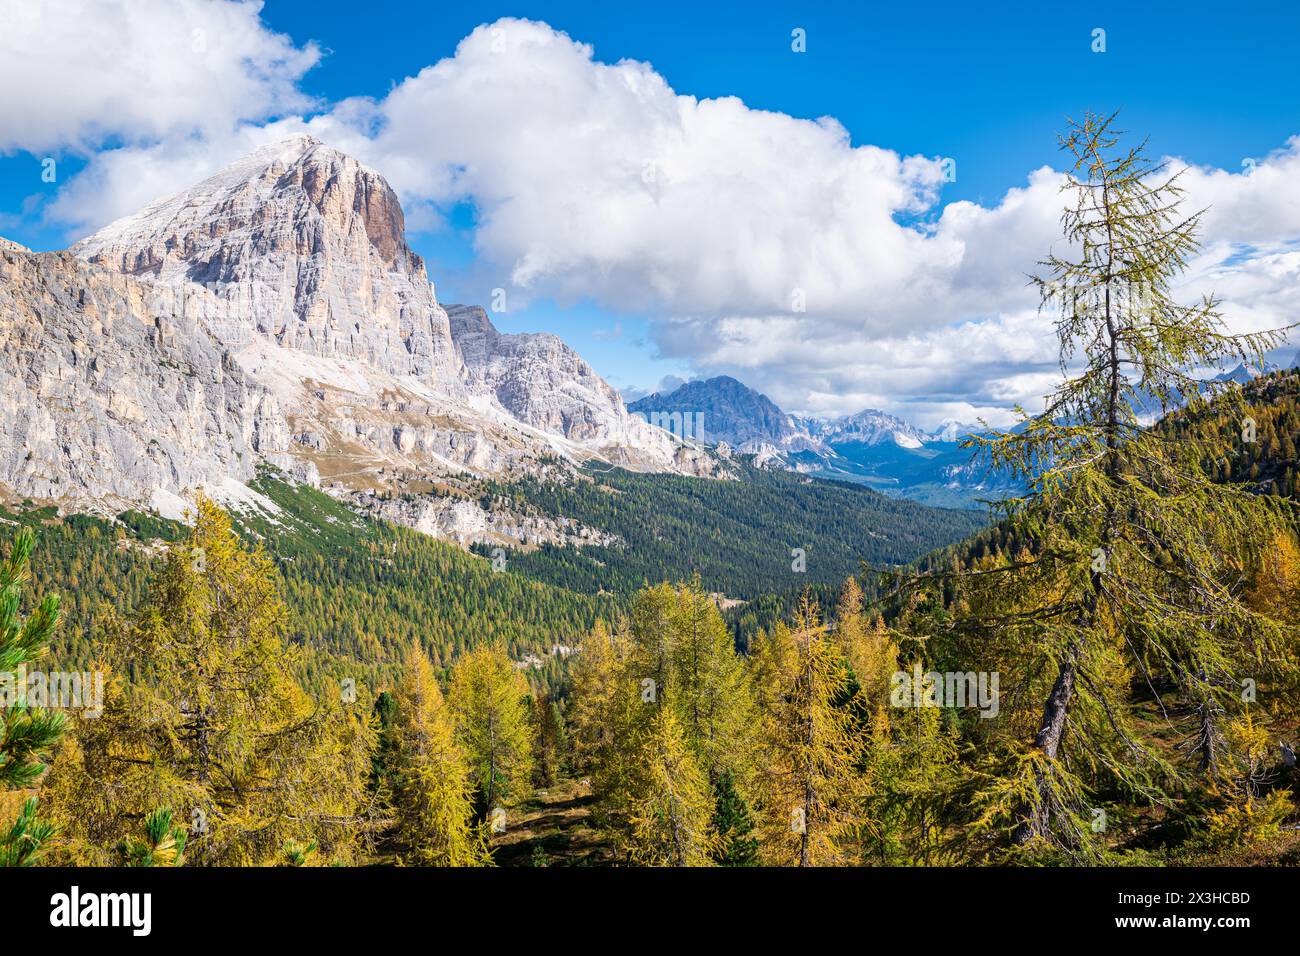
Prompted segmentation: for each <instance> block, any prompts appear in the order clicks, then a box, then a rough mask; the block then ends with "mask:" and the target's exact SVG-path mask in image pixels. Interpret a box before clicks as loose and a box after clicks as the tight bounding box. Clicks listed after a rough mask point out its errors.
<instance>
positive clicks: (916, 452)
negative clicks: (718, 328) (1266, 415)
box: [627, 353, 1300, 507]
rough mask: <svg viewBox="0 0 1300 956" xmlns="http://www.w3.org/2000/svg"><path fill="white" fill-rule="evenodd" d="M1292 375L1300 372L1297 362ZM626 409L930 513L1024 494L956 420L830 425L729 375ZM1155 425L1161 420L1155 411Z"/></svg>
mask: <svg viewBox="0 0 1300 956" xmlns="http://www.w3.org/2000/svg"><path fill="white" fill-rule="evenodd" d="M1289 367H1290V368H1300V353H1297V354H1296V356H1295V358H1294V359H1293V360H1292V362H1291V365H1290V366H1289ZM1280 370H1281V366H1278V365H1276V364H1274V363H1271V362H1265V363H1264V364H1263V366H1262V367H1261V366H1259V365H1248V364H1246V363H1244V362H1243V363H1240V364H1238V365H1237V366H1236V367H1235V368H1232V369H1229V370H1228V371H1226V372H1222V373H1220V374H1218V375H1215V376H1214V377H1213V378H1212V379H1210V381H1214V382H1236V383H1239V384H1246V383H1248V382H1251V381H1253V380H1254V379H1256V378H1259V377H1260V376H1261V375H1266V374H1269V373H1271V372H1276V371H1280ZM627 408H628V411H629V412H631V413H634V414H638V415H641V416H642V417H644V418H645V419H646V420H647V422H648V423H649V424H651V425H658V426H659V427H661V428H664V429H667V430H668V431H670V432H672V433H673V434H674V435H677V436H678V437H679V438H685V439H687V440H694V441H697V442H700V443H703V444H706V445H713V446H716V447H719V448H721V449H722V450H723V451H724V452H727V453H738V454H742V455H753V456H754V462H755V464H757V465H759V466H762V467H769V468H785V469H788V470H791V471H798V472H802V473H804V474H810V475H815V476H817V477H821V478H832V479H838V480H841V481H851V482H856V483H859V484H864V485H868V486H870V487H872V488H875V489H877V490H879V491H883V492H885V493H887V494H893V495H898V496H901V497H905V498H912V499H914V500H917V501H922V502H925V503H927V504H933V505H941V506H945V507H969V506H973V505H975V504H977V503H978V502H980V501H985V500H992V499H998V498H1001V497H1004V496H1006V495H1007V494H1008V493H1011V492H1015V491H1018V490H1019V486H1018V485H1016V484H1015V483H1014V482H1011V481H1009V480H1007V479H1006V478H1005V477H1003V476H999V475H996V474H990V473H989V471H988V470H987V469H986V468H983V467H981V466H979V465H977V464H975V463H973V462H972V460H971V452H970V450H969V449H963V448H961V447H959V445H960V442H961V440H962V439H963V438H965V437H967V436H969V435H972V434H975V433H977V432H978V431H979V430H980V427H979V426H978V425H974V424H970V423H966V422H960V421H957V420H955V419H952V420H947V421H944V422H942V423H940V425H939V427H938V428H936V429H934V430H933V431H924V430H923V429H920V428H918V427H916V426H915V425H913V424H911V423H910V422H907V421H904V420H903V419H901V418H899V417H898V416H896V415H891V414H889V413H888V412H883V411H880V410H879V409H874V408H867V409H863V410H862V411H860V412H856V413H854V414H852V415H845V416H842V417H840V418H832V419H820V418H806V417H800V416H797V415H790V414H787V413H786V412H784V411H782V410H781V408H780V407H779V406H777V404H776V403H775V402H773V401H772V400H771V399H770V398H768V397H767V396H766V395H764V394H762V393H761V392H758V391H756V390H755V389H752V388H750V387H749V386H747V385H745V384H744V383H743V382H740V381H737V380H736V379H734V378H732V377H731V376H729V375H720V376H717V377H716V378H710V379H702V380H697V381H692V382H687V383H686V384H684V385H681V386H679V387H678V388H676V389H674V390H673V391H671V392H666V393H659V392H656V393H654V394H652V395H647V396H645V397H644V398H641V399H638V400H636V401H634V402H631V403H629V404H628V406H627ZM1149 417H1151V418H1152V419H1153V420H1154V418H1157V417H1159V410H1158V409H1153V410H1152V414H1151V415H1150V416H1149Z"/></svg>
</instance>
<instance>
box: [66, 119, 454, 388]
mask: <svg viewBox="0 0 1300 956" xmlns="http://www.w3.org/2000/svg"><path fill="white" fill-rule="evenodd" d="M71 251H72V252H73V253H74V254H76V255H77V256H79V257H80V258H82V259H85V260H86V261H87V262H91V263H94V264H96V265H101V266H104V267H105V268H108V269H111V270H113V271H116V272H122V273H125V274H127V275H132V276H136V277H138V278H141V279H144V280H147V281H149V282H151V283H152V284H154V285H155V286H158V287H160V288H162V287H170V288H175V289H181V290H184V293H185V295H186V297H187V299H188V300H192V301H187V302H186V306H187V309H189V310H190V311H192V312H193V313H194V315H195V317H196V318H197V319H199V320H200V321H201V322H202V323H203V324H204V326H205V327H206V328H207V329H208V330H209V331H211V332H212V333H213V334H214V335H215V336H216V337H217V338H218V340H219V341H220V342H221V343H222V344H223V345H224V346H225V347H226V348H228V349H231V350H232V351H237V350H238V349H241V348H243V347H244V346H246V345H248V344H249V343H251V342H254V341H261V342H268V343H274V344H276V345H279V346H282V347H284V348H288V349H293V350H296V351H299V352H303V353H306V354H308V355H312V356H316V357H320V358H346V359H355V360H358V361H360V362H363V363H364V364H366V365H368V366H372V367H374V368H377V369H382V370H383V371H385V372H388V373H390V374H393V375H411V376H415V377H417V378H419V379H421V380H423V381H424V382H426V383H428V384H437V385H438V386H439V387H440V389H443V390H449V391H454V390H456V388H457V386H458V385H459V384H460V375H459V357H458V356H457V354H456V348H455V345H454V344H453V342H452V339H451V330H450V328H449V325H448V321H447V314H446V312H444V311H443V309H442V308H441V306H439V305H438V303H437V301H436V300H435V297H434V290H433V286H432V285H431V284H430V282H429V277H428V275H427V274H426V272H425V268H424V262H423V260H421V258H420V257H419V256H418V255H416V254H415V253H414V252H412V251H411V248H410V247H409V246H408V245H407V244H406V238H405V227H404V220H403V216H402V208H401V205H400V203H399V202H398V200H397V196H396V195H395V194H394V193H393V191H392V189H390V188H389V186H388V184H387V183H386V182H385V181H384V179H383V178H382V177H381V176H380V175H379V174H378V173H376V172H374V171H373V170H371V169H369V168H367V167H365V166H363V165H361V164H360V163H358V162H357V161H356V160H355V159H353V158H352V157H350V156H346V155H344V154H343V153H340V152H339V151H338V150H335V149H331V148H330V147H328V146H325V145H324V144H322V143H320V142H318V141H316V140H315V139H312V138H311V137H309V136H298V137H294V138H292V139H289V140H286V141H284V142H282V143H278V144H275V145H272V146H266V147H263V148H262V149H259V150H257V151H256V152H253V153H251V154H249V155H248V156H246V157H244V158H243V159H241V160H239V161H238V162H236V163H234V164H232V165H231V166H229V167H227V168H226V169H223V170H221V172H219V173H217V174H216V175H215V176H212V177H211V178H209V179H206V180H204V181H203V182H201V183H199V184H198V185H197V186H194V187H192V188H191V189H188V190H185V191H184V192H181V193H177V194H176V195H174V196H168V197H166V198H164V199H159V200H156V201H155V202H153V203H150V204H149V205H148V206H146V207H145V208H144V209H142V210H141V211H140V212H138V213H136V214H135V215H133V216H128V217H127V218H125V219H121V220H118V221H117V222H115V223H112V224H110V225H108V226H106V227H105V228H104V229H101V230H100V231H99V232H97V233H95V234H94V235H92V236H90V237H88V238H86V239H83V240H81V241H80V242H78V243H76V244H75V245H74V246H73V247H72V250H71Z"/></svg>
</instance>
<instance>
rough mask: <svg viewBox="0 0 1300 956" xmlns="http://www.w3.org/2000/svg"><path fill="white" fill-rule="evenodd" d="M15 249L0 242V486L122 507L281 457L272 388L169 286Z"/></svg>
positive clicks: (217, 483)
mask: <svg viewBox="0 0 1300 956" xmlns="http://www.w3.org/2000/svg"><path fill="white" fill-rule="evenodd" d="M13 245H14V244H12V243H10V244H8V246H10V247H11V248H0V483H3V484H4V485H5V486H7V487H8V488H9V489H10V490H11V491H13V492H15V493H17V494H18V495H21V496H25V497H31V498H38V499H67V498H72V499H76V500H94V501H98V502H101V503H104V504H106V505H113V504H116V505H127V504H132V503H135V504H139V503H150V502H152V500H153V499H154V496H155V495H156V493H157V492H158V490H159V489H164V490H165V489H183V488H197V487H200V486H205V487H210V488H219V487H221V486H222V485H223V484H224V483H225V481H226V480H227V479H233V480H235V481H245V480H247V479H249V478H251V477H252V475H253V471H254V465H255V462H256V461H257V460H258V458H259V457H262V458H268V459H270V460H272V461H275V462H277V463H284V464H288V462H287V458H286V456H285V455H284V452H285V450H286V449H287V447H288V440H289V439H288V433H287V430H286V428H285V424H284V420H283V418H282V416H281V414H280V409H279V406H278V403H277V402H276V399H275V397H274V396H273V395H271V394H269V393H268V392H266V390H265V389H263V388H261V387H260V386H258V385H257V384H256V383H254V382H251V381H249V379H248V377H247V376H246V375H245V374H244V373H243V371H242V370H241V369H240V368H239V367H238V366H237V365H236V364H235V363H234V362H233V361H232V360H231V359H230V358H229V356H228V355H227V354H226V353H225V352H224V350H223V349H222V348H221V346H220V344H219V343H218V342H216V341H215V340H214V339H213V338H212V337H211V336H210V335H209V334H208V333H207V332H206V331H205V330H204V329H203V328H201V327H200V326H199V325H198V324H197V323H196V322H194V321H193V319H186V318H185V317H184V316H183V315H180V314H179V313H178V311H177V309H176V308H175V306H176V296H175V295H174V293H171V292H170V291H163V292H161V293H160V292H159V290H156V289H153V288H151V287H149V286H146V285H145V284H143V283H141V282H139V281H137V280H135V279H132V278H130V277H128V276H123V275H118V274H115V273H111V272H107V271H105V270H102V269H95V268H92V267H90V266H87V265H86V264H85V263H83V262H81V261H80V260H78V259H76V258H75V257H73V256H72V255H69V254H68V253H45V254H35V253H28V252H22V251H16V250H15V249H14V248H12V246H13ZM18 248H21V247H18Z"/></svg>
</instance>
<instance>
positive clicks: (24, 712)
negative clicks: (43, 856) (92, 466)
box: [0, 528, 64, 866]
mask: <svg viewBox="0 0 1300 956" xmlns="http://www.w3.org/2000/svg"><path fill="white" fill-rule="evenodd" d="M34 544H35V538H34V537H33V535H32V532H31V530H30V529H26V528H25V529H23V530H22V531H20V532H19V533H18V536H17V537H16V538H15V539H14V543H13V547H12V548H11V549H10V551H9V557H8V559H7V560H6V561H5V562H4V564H3V565H0V796H3V793H4V791H6V790H10V789H25V788H28V787H31V786H33V785H34V784H35V783H36V782H37V781H38V779H39V778H40V776H41V774H42V773H44V772H45V766H46V764H45V761H46V758H47V757H48V756H49V753H50V751H51V750H52V749H53V748H54V747H55V746H56V745H57V744H58V742H59V738H60V737H61V736H62V735H63V729H64V716H63V715H62V714H59V713H52V712H50V711H48V710H45V709H43V708H40V707H30V706H28V705H27V702H26V700H25V698H23V699H21V702H20V698H19V696H18V695H19V691H20V689H21V688H19V686H18V681H19V680H21V679H23V678H24V677H25V668H26V665H28V664H30V663H32V662H33V661H36V660H38V659H39V658H40V657H41V655H43V654H44V653H45V650H46V647H47V646H48V645H49V642H50V638H51V637H52V636H53V635H54V629H55V628H56V627H58V624H59V599H58V598H57V597H55V596H54V595H47V596H46V597H45V598H44V599H43V600H42V601H41V602H40V603H39V604H37V605H36V609H35V610H34V611H32V613H31V614H29V615H28V616H27V617H26V618H23V617H22V616H21V615H20V614H19V604H20V602H21V599H22V586H23V584H24V583H25V582H26V581H27V579H28V576H29V569H28V562H29V560H30V558H31V554H32V547H33V545H34ZM36 807H37V804H36V800H35V798H27V799H24V800H23V802H22V807H21V810H20V812H19V813H18V816H17V818H16V819H15V820H14V821H13V824H12V825H11V826H9V827H8V829H7V831H0V865H3V866H27V865H29V864H31V863H33V862H35V861H36V859H37V858H38V857H39V855H40V852H41V848H42V846H43V845H44V844H45V843H46V841H48V840H49V838H50V837H51V836H53V835H54V832H55V828H54V826H53V825H52V824H50V823H48V822H43V821H41V820H40V819H39V818H38V816H37V809H36ZM2 808H4V804H3V803H2V802H0V809H2ZM5 822H6V821H3V820H0V825H3V824H4V823H5Z"/></svg>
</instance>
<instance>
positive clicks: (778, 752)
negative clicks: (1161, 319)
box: [752, 594, 867, 866]
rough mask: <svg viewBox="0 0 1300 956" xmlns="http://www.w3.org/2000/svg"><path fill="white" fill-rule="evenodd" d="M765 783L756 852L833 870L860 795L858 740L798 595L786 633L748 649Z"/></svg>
mask: <svg viewBox="0 0 1300 956" xmlns="http://www.w3.org/2000/svg"><path fill="white" fill-rule="evenodd" d="M752 666H753V668H754V671H755V679H756V680H758V681H764V682H769V683H770V685H771V686H769V687H767V688H766V691H765V692H764V693H763V699H764V700H765V701H766V702H767V706H766V707H765V712H764V714H763V727H764V732H765V736H766V771H765V775H766V781H765V789H764V801H763V811H764V817H763V829H762V834H763V837H762V844H761V846H762V851H763V854H764V859H765V862H768V863H771V864H774V865H777V866H834V865H838V864H842V863H844V862H846V861H847V860H848V859H849V858H850V851H849V847H850V845H851V843H852V841H853V840H854V838H855V833H856V831H857V829H858V828H859V826H860V825H861V812H860V807H861V801H862V798H863V797H865V796H866V793H867V781H866V778H865V775H864V773H863V770H864V760H863V758H864V748H865V745H866V739H865V737H864V736H863V735H862V734H861V733H859V732H858V729H859V728H858V727H857V726H856V719H855V714H854V709H853V706H852V704H853V701H852V700H850V699H848V691H849V670H848V666H847V663H846V662H845V660H844V656H843V654H841V652H840V649H839V647H838V646H837V645H836V644H835V643H834V641H832V640H831V639H830V638H829V636H828V635H827V633H826V627H825V626H824V625H823V624H822V623H821V620H820V615H819V612H818V610H817V606H816V604H815V603H813V601H812V600H811V598H810V597H809V596H808V595H807V594H805V595H804V596H803V598H802V600H801V601H800V603H799V608H798V610H797V612H796V613H795V617H794V621H793V623H792V625H791V626H790V627H786V626H785V625H784V624H778V625H777V626H776V627H775V628H774V629H773V631H772V633H771V634H770V635H763V637H762V640H761V641H760V642H757V643H756V647H755V651H754V656H753V659H752Z"/></svg>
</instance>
